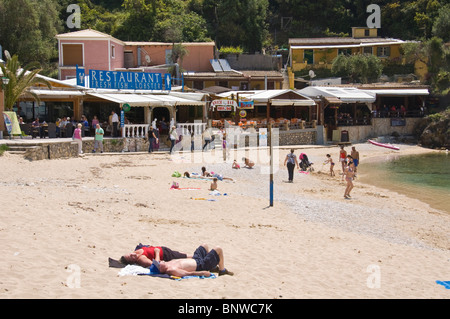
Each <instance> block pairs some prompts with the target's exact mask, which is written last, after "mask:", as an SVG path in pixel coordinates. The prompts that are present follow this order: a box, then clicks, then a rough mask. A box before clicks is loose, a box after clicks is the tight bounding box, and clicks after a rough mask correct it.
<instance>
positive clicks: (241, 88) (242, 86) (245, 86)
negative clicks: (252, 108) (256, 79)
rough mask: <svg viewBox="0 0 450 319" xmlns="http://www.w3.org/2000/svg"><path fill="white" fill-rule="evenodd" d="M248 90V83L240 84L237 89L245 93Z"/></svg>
mask: <svg viewBox="0 0 450 319" xmlns="http://www.w3.org/2000/svg"><path fill="white" fill-rule="evenodd" d="M248 89H249V87H248V82H241V85H240V87H239V90H243V91H246V90H248Z"/></svg>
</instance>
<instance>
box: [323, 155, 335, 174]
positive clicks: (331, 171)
mask: <svg viewBox="0 0 450 319" xmlns="http://www.w3.org/2000/svg"><path fill="white" fill-rule="evenodd" d="M328 163H330V175H331V176H335V175H334V162H333V159H332V158H331V155H330V154H327V159H326V161H325V163H324V164H328Z"/></svg>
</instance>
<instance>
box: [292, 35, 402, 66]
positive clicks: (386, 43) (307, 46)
mask: <svg viewBox="0 0 450 319" xmlns="http://www.w3.org/2000/svg"><path fill="white" fill-rule="evenodd" d="M403 43H405V41H403V40H398V39H390V38H380V37H378V34H377V29H373V28H366V27H354V28H352V37H325V38H294V39H289V56H290V67H291V70H292V71H293V72H296V71H301V70H304V69H308V68H328V69H331V65H332V62H333V59H334V58H336V57H337V56H338V54H347V55H350V54H358V53H361V54H374V55H376V56H377V57H379V58H380V59H396V58H401V53H400V48H401V45H402V44H403Z"/></svg>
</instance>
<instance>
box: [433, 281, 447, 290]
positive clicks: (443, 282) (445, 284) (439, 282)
mask: <svg viewBox="0 0 450 319" xmlns="http://www.w3.org/2000/svg"><path fill="white" fill-rule="evenodd" d="M436 283H437V284H439V285H442V286H444V287H445V288H446V289H450V281H441V280H436Z"/></svg>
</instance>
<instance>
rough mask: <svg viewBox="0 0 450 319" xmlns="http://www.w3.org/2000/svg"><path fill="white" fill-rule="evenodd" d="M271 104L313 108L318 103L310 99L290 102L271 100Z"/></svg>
mask: <svg viewBox="0 0 450 319" xmlns="http://www.w3.org/2000/svg"><path fill="white" fill-rule="evenodd" d="M270 104H271V105H273V106H288V105H292V106H312V105H316V103H315V102H314V101H312V100H310V99H307V100H288V99H286V100H285V99H273V100H270Z"/></svg>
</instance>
